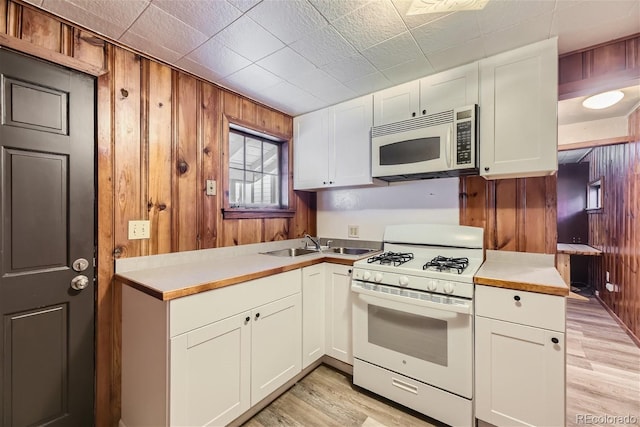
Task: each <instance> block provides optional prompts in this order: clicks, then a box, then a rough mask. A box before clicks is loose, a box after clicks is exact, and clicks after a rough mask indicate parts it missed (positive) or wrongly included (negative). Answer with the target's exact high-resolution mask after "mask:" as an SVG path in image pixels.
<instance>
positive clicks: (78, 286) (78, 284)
mask: <svg viewBox="0 0 640 427" xmlns="http://www.w3.org/2000/svg"><path fill="white" fill-rule="evenodd" d="M87 286H89V278H88V277H87V276H84V275H82V274H81V275H79V276H76V277H74V278H73V279H71V288H72V289H74V290H76V291H81V290H83V289H84V288H86V287H87Z"/></svg>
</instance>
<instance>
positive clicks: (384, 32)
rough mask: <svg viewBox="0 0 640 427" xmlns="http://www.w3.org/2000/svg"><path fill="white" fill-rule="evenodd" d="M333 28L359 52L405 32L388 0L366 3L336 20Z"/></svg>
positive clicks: (404, 27) (402, 23) (402, 22)
mask: <svg viewBox="0 0 640 427" xmlns="http://www.w3.org/2000/svg"><path fill="white" fill-rule="evenodd" d="M333 26H334V27H335V28H336V29H337V30H338V32H339V33H340V34H342V36H343V37H344V38H345V39H346V40H347V41H348V42H350V43H351V44H352V45H353V46H355V48H356V49H358V50H360V51H362V50H364V49H367V48H369V47H371V46H374V45H376V44H379V43H381V42H383V41H385V40H388V39H390V38H392V37H395V36H397V35H398V34H401V33H403V32H405V31H407V27H406V26H405V24H404V21H403V20H402V19H401V18H400V15H398V12H397V11H396V9H395V7H393V4H392V3H391V1H390V0H378V1H375V2H372V3H368V4H367V5H365V6H363V7H361V8H359V9H356V10H355V11H353V12H352V13H350V14H348V15H345V16H343V17H342V18H339V19H336V20H335V21H334V22H333Z"/></svg>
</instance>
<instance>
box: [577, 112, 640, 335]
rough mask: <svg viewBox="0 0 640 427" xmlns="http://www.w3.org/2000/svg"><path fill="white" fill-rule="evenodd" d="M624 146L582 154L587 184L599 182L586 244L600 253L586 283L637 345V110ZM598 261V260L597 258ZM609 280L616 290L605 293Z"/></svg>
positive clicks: (639, 115) (639, 298) (639, 137)
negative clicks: (593, 286) (600, 190)
mask: <svg viewBox="0 0 640 427" xmlns="http://www.w3.org/2000/svg"><path fill="white" fill-rule="evenodd" d="M629 137H630V140H631V142H630V143H628V144H618V145H609V146H604V147H596V148H594V149H593V151H592V152H591V153H590V154H589V155H588V156H587V158H586V160H587V161H589V168H590V171H589V178H590V180H591V181H593V180H596V179H599V178H603V184H602V188H603V196H604V199H603V208H602V210H601V211H599V212H597V213H592V214H590V215H589V243H590V244H591V246H594V247H596V248H598V249H600V250H602V252H603V257H602V259H594V260H592V261H591V264H592V268H591V269H590V277H589V280H590V282H591V283H595V284H596V289H597V290H598V291H599V293H600V298H601V300H602V301H603V302H604V303H605V304H606V305H607V306H608V307H609V308H610V309H611V311H613V313H615V314H616V316H618V318H619V319H620V320H621V321H622V323H624V324H625V325H626V326H627V328H628V329H629V331H630V332H631V333H632V334H633V335H634V336H635V337H636V339H637V341H640V339H638V338H640V108H638V109H636V110H635V112H633V113H632V114H631V115H630V116H629ZM598 258H599V257H598ZM607 271H608V272H609V274H610V278H609V282H611V283H612V284H615V285H618V286H619V292H609V291H608V290H606V289H605V281H606V276H605V274H606V272H607Z"/></svg>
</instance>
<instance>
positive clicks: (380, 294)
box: [351, 224, 484, 426]
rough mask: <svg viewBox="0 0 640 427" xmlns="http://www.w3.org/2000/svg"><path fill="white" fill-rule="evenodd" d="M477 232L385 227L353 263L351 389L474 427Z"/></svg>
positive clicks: (423, 226)
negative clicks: (374, 248) (371, 252)
mask: <svg viewBox="0 0 640 427" xmlns="http://www.w3.org/2000/svg"><path fill="white" fill-rule="evenodd" d="M483 241H484V232H483V229H481V228H477V227H466V226H453V225H440V224H404V225H391V226H387V227H386V228H385V233H384V248H383V250H384V252H383V253H382V254H381V255H376V256H374V257H371V258H368V259H366V260H361V261H358V262H356V263H355V264H354V270H353V276H352V282H351V290H352V292H353V293H354V302H353V337H354V341H353V354H354V373H353V382H354V384H356V385H358V386H361V387H364V388H367V389H369V390H371V391H373V392H376V393H378V394H380V395H382V396H385V397H387V398H389V399H391V400H394V401H396V402H398V403H400V404H403V405H405V406H407V407H410V408H412V409H415V410H417V411H419V412H421V413H424V414H425V415H428V416H430V417H432V418H435V419H438V420H440V421H443V422H445V423H447V424H449V425H455V426H461V425H468V426H471V425H472V424H473V403H472V402H473V294H474V287H473V276H474V274H475V273H476V271H477V270H478V269H479V268H480V265H481V264H482V261H483Z"/></svg>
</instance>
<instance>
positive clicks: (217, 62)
mask: <svg viewBox="0 0 640 427" xmlns="http://www.w3.org/2000/svg"><path fill="white" fill-rule="evenodd" d="M186 58H187V59H189V60H191V61H193V62H197V63H198V64H201V65H203V66H205V67H208V68H210V69H211V70H213V72H215V73H216V74H217V75H220V76H223V77H226V76H228V75H230V74H233V73H235V72H236V71H238V70H241V69H242V68H245V67H247V66H248V65H249V64H251V61H249V60H248V59H247V58H245V57H243V56H241V55H239V54H237V53H236V52H234V51H232V50H231V49H229V48H228V47H226V46H225V45H223V44H222V43H219V42H218V41H216V40H215V39H210V40H209V41H207V42H206V43H204V44H202V45H201V46H200V47H198V48H197V49H196V50H194V51H193V52H191V53H190V54H189V55H187V57H186Z"/></svg>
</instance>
